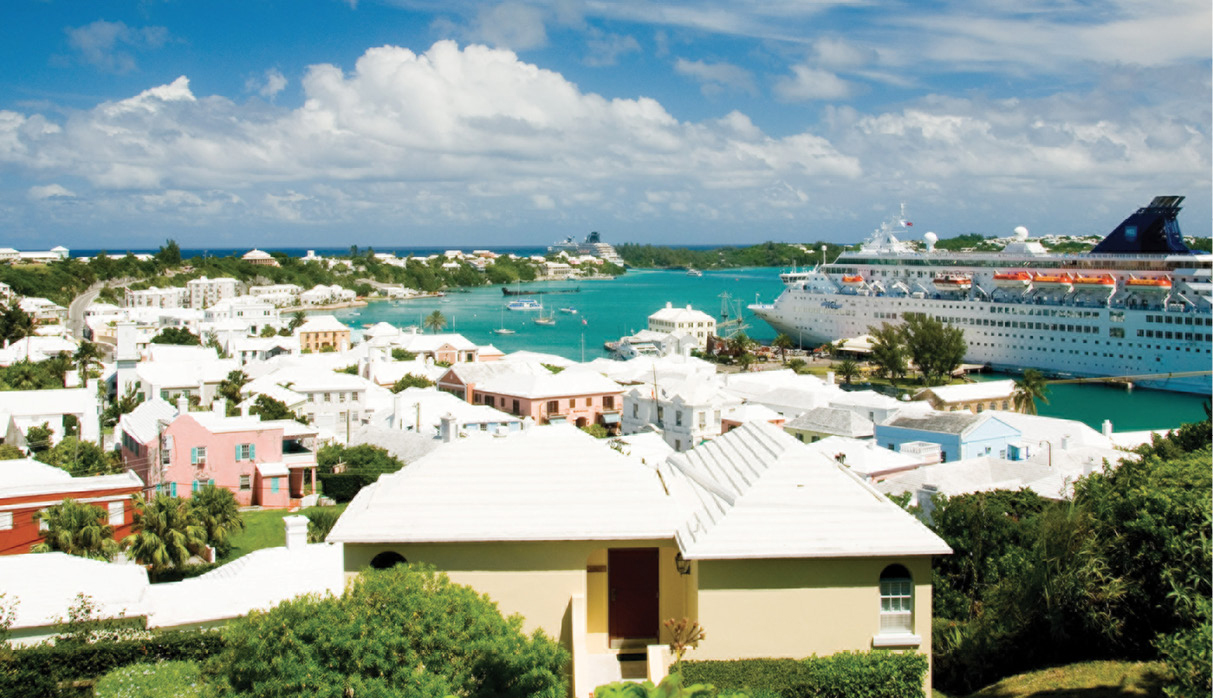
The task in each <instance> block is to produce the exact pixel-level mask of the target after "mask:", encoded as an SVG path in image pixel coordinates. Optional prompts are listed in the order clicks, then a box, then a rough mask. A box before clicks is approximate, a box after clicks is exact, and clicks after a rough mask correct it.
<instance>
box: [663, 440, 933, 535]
mask: <svg viewBox="0 0 1213 698" xmlns="http://www.w3.org/2000/svg"><path fill="white" fill-rule="evenodd" d="M662 472H663V473H665V474H666V480H667V482H671V483H672V484H671V489H672V491H675V492H677V495H678V496H679V498H680V500H681V502H682V505H683V507H684V511H686V512H687V514H686V516H685V518H684V520H683V522H682V523H681V524H680V525H679V527H678V532H677V540H678V545H679V547H680V548H681V549H682V553H683V555H684V556H685V557H687V558H688V559H713V558H716V559H732V558H778V557H856V556H881V555H942V554H947V553H949V552H951V551H950V549H949V548H948V546H947V545H946V544H945V543H944V542H943V541H942V540H941V539H940V538H939V537H938V536H936V535H935V534H934V533H932V532H931V531H930V530H929V529H928V528H927V527H926V526H924V525H923V524H922V523H920V522H919V521H918V520H917V519H915V518H914V517H913V516H911V515H910V514H908V513H906V512H905V511H903V510H902V509H901V508H900V507H898V506H897V505H896V504H894V503H893V502H891V501H889V500H888V498H886V497H885V496H884V495H883V494H881V493H880V492H877V491H876V490H875V489H873V488H872V487H870V486H869V485H867V484H866V483H864V482H863V481H862V480H861V479H860V478H859V477H858V476H856V475H854V474H853V473H851V472H849V471H847V469H846V468H845V467H844V466H840V465H839V464H837V463H835V462H832V461H831V460H830V459H828V458H826V457H824V456H822V455H820V454H818V453H815V452H813V451H811V450H809V449H808V448H806V447H805V446H804V444H801V443H800V442H798V441H797V440H796V439H794V438H792V437H791V436H790V435H788V434H786V433H785V432H783V431H782V430H780V429H778V428H777V427H774V426H772V425H770V424H765V423H761V422H759V423H748V424H745V425H743V426H741V427H739V428H737V429H734V430H733V431H730V432H729V433H728V434H725V435H723V436H721V437H719V438H717V439H715V440H713V441H710V442H708V443H706V444H703V445H700V446H698V447H696V448H694V449H692V450H690V451H688V452H686V453H683V454H678V455H674V456H671V457H670V458H669V460H668V461H667V465H666V466H665V467H663V468H662Z"/></svg>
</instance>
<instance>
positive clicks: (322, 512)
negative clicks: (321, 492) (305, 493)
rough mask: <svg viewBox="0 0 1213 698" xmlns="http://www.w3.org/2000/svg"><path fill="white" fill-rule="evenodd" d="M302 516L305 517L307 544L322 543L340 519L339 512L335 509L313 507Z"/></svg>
mask: <svg viewBox="0 0 1213 698" xmlns="http://www.w3.org/2000/svg"><path fill="white" fill-rule="evenodd" d="M304 516H306V517H307V542H309V543H323V542H324V539H326V538H328V535H329V531H332V530H333V526H334V525H336V523H337V519H338V518H340V517H341V512H340V511H338V509H337V507H315V508H312V509H308V510H307V511H306V512H305V513H304Z"/></svg>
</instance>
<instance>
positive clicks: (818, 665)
mask: <svg viewBox="0 0 1213 698" xmlns="http://www.w3.org/2000/svg"><path fill="white" fill-rule="evenodd" d="M681 672H682V675H683V676H684V677H685V679H686V681H687V682H688V683H692V682H693V683H706V684H712V685H714V686H716V687H718V688H721V689H745V690H748V691H751V692H754V693H759V692H762V693H768V694H769V693H774V694H776V695H779V696H782V697H783V698H915V697H919V696H922V695H924V690H923V682H924V679H925V678H926V673H927V658H926V657H925V656H923V655H921V654H918V653H916V652H904V653H896V652H881V651H875V652H839V653H837V654H832V655H829V656H827V657H810V658H808V659H804V660H795V659H737V660H732V661H704V662H695V661H688V662H683V663H682V666H681Z"/></svg>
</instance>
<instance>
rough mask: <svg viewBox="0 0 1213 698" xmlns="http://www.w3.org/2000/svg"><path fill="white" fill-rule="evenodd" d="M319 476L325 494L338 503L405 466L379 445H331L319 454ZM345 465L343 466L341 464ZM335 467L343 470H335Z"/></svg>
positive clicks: (345, 500)
mask: <svg viewBox="0 0 1213 698" xmlns="http://www.w3.org/2000/svg"><path fill="white" fill-rule="evenodd" d="M316 464H317V466H318V467H317V472H318V475H317V477H318V479H319V480H320V484H321V487H322V488H323V490H324V494H325V495H327V496H328V497H331V498H333V499H334V500H335V501H338V502H348V501H350V500H351V499H353V498H354V495H356V494H358V491H359V490H361V489H362V488H363V487H366V486H367V485H369V484H371V483H372V482H374V481H375V480H378V479H379V476H380V475H383V474H385V473H394V472H396V471H397V470H400V469H401V468H402V467H404V463H401V462H400V460H399V459H398V458H396V457H395V456H393V455H392V454H390V453H388V452H387V451H385V450H384V449H382V448H379V447H378V446H371V445H370V444H362V445H360V446H350V447H348V448H347V447H345V446H341V445H339V444H329V445H328V446H324V447H323V448H321V449H320V450H319V451H318V452H317V453H316ZM338 466H342V467H338ZM334 469H337V470H340V471H341V472H334Z"/></svg>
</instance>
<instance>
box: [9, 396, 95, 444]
mask: <svg viewBox="0 0 1213 698" xmlns="http://www.w3.org/2000/svg"><path fill="white" fill-rule="evenodd" d="M100 416H101V406H100V404H99V403H98V402H97V390H96V388H66V389H63V390H3V391H0V428H3V429H4V442H5V443H9V444H13V445H14V446H17V447H19V448H26V447H27V445H28V444H27V443H26V433H27V432H28V431H29V428H30V427H35V426H42V424H43V423H46V424H48V425H49V426H50V430H51V445H54V444H55V443H58V442H59V440H60V439H62V438H63V436H64V433H65V429H66V428H67V426H68V423H70V421H71V420H69V419H67V418H68V417H71V418H73V419H74V420H75V421H76V428H77V429H78V434H79V436H80V438H81V439H82V440H84V441H92V442H94V443H96V442H97V441H98V440H99V439H100V438H101V423H100Z"/></svg>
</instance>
